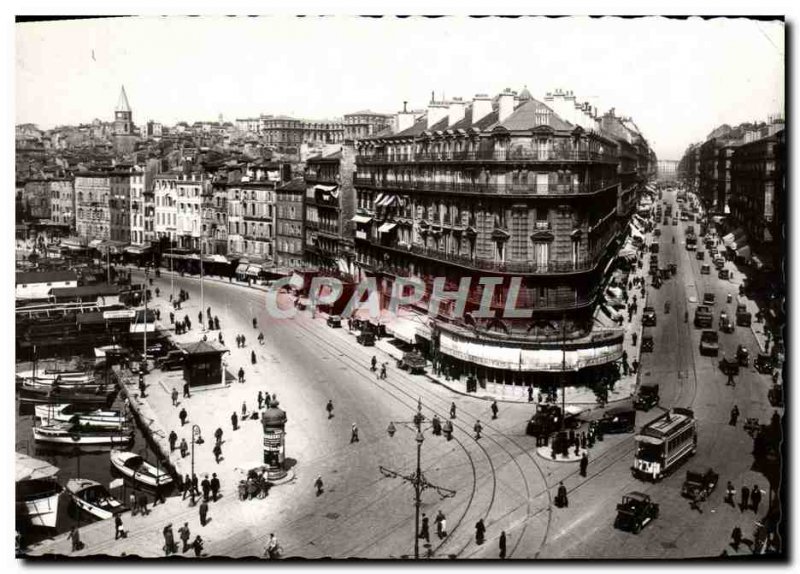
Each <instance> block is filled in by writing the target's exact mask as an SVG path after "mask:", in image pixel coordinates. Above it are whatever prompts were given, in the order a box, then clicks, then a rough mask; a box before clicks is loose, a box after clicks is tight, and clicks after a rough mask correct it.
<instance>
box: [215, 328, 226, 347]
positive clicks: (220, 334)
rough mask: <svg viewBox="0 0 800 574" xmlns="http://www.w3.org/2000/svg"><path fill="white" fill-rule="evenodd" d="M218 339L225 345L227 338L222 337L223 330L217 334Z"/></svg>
mask: <svg viewBox="0 0 800 574" xmlns="http://www.w3.org/2000/svg"><path fill="white" fill-rule="evenodd" d="M217 341H219V344H220V345H222V346H225V339H223V338H222V331H220V332H219V334H217Z"/></svg>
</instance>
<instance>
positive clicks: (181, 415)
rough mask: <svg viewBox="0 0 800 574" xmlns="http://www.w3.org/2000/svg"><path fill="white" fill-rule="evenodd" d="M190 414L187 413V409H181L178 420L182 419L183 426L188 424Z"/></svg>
mask: <svg viewBox="0 0 800 574" xmlns="http://www.w3.org/2000/svg"><path fill="white" fill-rule="evenodd" d="M187 416H188V414H187V413H186V409H183V408H182V409H181V412H180V413H178V418H179V419H181V426H183V425H185V424H186V417H187Z"/></svg>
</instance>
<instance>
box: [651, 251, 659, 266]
mask: <svg viewBox="0 0 800 574" xmlns="http://www.w3.org/2000/svg"><path fill="white" fill-rule="evenodd" d="M650 265H656V266H658V255H656V254H655V253H653V254H652V255H650Z"/></svg>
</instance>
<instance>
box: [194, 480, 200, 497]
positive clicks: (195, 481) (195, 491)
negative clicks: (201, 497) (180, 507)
mask: <svg viewBox="0 0 800 574" xmlns="http://www.w3.org/2000/svg"><path fill="white" fill-rule="evenodd" d="M198 494H200V491H199V490H197V475H196V474H192V498H194V497H195V496H197V495H198Z"/></svg>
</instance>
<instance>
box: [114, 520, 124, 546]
mask: <svg viewBox="0 0 800 574" xmlns="http://www.w3.org/2000/svg"><path fill="white" fill-rule="evenodd" d="M119 538H125V528H124V527H123V526H122V518H121V517H120V515H119V514H117V515H115V516H114V540H118V539H119Z"/></svg>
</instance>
